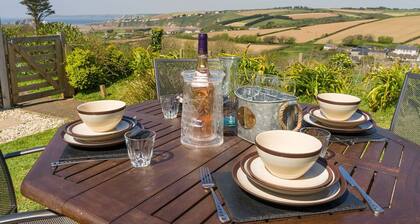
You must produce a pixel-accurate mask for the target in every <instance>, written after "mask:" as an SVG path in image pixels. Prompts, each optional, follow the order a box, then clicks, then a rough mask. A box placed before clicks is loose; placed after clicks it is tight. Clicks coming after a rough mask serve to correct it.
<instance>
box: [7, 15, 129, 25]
mask: <svg viewBox="0 0 420 224" xmlns="http://www.w3.org/2000/svg"><path fill="white" fill-rule="evenodd" d="M118 17H121V15H80V16H59V15H54V16H49V17H47V18H46V19H45V21H47V22H63V23H67V24H73V25H86V24H95V23H103V22H106V21H109V20H113V19H116V18H118ZM24 19H30V18H29V17H21V18H10V17H5V18H3V17H2V18H1V23H2V24H14V23H15V22H16V21H21V20H24Z"/></svg>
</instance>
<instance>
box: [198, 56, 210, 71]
mask: <svg viewBox="0 0 420 224" xmlns="http://www.w3.org/2000/svg"><path fill="white" fill-rule="evenodd" d="M197 71H198V72H200V73H203V74H208V73H209V68H208V56H207V54H199V55H198V57H197Z"/></svg>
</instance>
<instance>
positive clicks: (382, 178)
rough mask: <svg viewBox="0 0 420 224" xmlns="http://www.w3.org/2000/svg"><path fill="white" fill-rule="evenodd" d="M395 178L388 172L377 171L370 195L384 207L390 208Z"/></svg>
mask: <svg viewBox="0 0 420 224" xmlns="http://www.w3.org/2000/svg"><path fill="white" fill-rule="evenodd" d="M395 180H396V178H395V177H393V176H390V175H387V174H383V173H377V174H376V175H375V179H374V182H373V184H372V188H371V190H370V192H369V195H370V196H371V197H372V198H373V200H375V201H376V202H377V203H378V204H379V205H381V206H382V207H384V208H388V207H389V205H390V202H391V196H392V191H393V189H394V183H395Z"/></svg>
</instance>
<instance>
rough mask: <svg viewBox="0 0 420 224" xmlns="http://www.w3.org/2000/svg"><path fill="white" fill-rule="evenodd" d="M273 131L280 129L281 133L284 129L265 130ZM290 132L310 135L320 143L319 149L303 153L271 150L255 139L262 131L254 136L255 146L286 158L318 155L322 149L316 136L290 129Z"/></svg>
mask: <svg viewBox="0 0 420 224" xmlns="http://www.w3.org/2000/svg"><path fill="white" fill-rule="evenodd" d="M274 131H275V132H277V131H281V132H282V133H283V132H285V130H273V131H267V132H274ZM291 132H294V133H299V135H300V134H302V135H307V136H310V137H312V138H313V139H315V140H316V141H318V142H319V143H320V147H319V149H317V150H315V151H313V152H305V153H287V152H279V151H274V150H271V149H269V148H267V147H264V146H262V145H261V144H259V143H258V141H257V137H258V135H260V134H262V133H264V132H262V133H260V134H258V135H257V137H255V145H256V146H257V149H259V150H261V151H263V152H265V153H268V154H270V155H273V156H279V157H286V158H309V157H313V156H319V154H320V153H321V150H322V142H321V141H319V140H318V139H317V138H315V137H313V136H311V135H308V134H305V133H301V132H295V131H291Z"/></svg>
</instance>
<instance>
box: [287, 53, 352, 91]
mask: <svg viewBox="0 0 420 224" xmlns="http://www.w3.org/2000/svg"><path fill="white" fill-rule="evenodd" d="M349 60H350V59H349V58H348V56H347V55H345V54H336V55H334V56H332V57H331V58H330V60H329V62H328V63H327V64H319V63H315V64H302V63H299V62H297V63H294V64H292V65H291V66H289V67H288V68H287V69H286V71H285V74H284V75H285V76H286V77H288V78H290V79H291V80H292V82H293V83H294V86H293V88H294V90H293V91H294V92H295V94H296V95H297V96H303V97H309V98H312V99H314V98H315V97H316V95H318V93H323V92H337V93H343V92H348V91H349V90H350V83H351V82H350V79H351V74H352V68H353V64H352V62H351V60H350V61H349Z"/></svg>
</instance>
